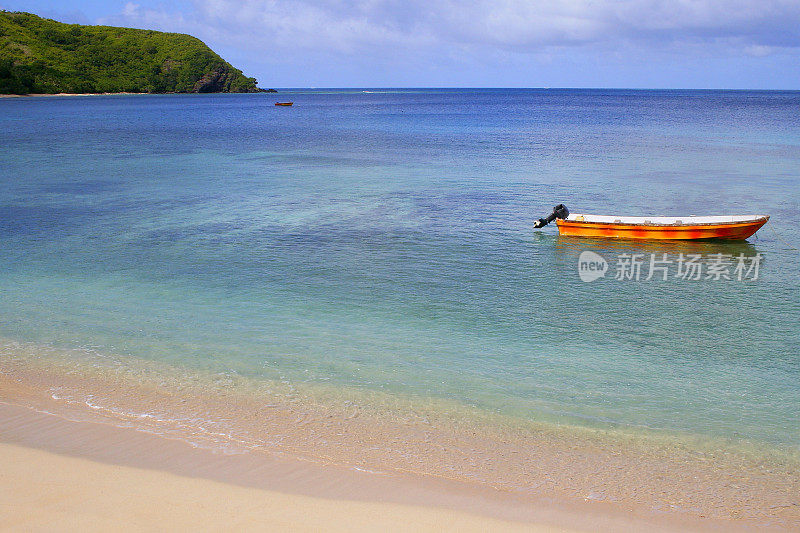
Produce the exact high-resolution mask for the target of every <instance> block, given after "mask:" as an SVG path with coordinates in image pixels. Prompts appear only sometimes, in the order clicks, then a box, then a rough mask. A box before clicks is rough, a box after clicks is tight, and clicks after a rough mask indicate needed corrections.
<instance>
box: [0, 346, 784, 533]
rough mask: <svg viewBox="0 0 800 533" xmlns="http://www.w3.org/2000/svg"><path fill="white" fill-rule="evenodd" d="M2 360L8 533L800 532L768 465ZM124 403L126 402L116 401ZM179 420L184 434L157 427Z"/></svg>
mask: <svg viewBox="0 0 800 533" xmlns="http://www.w3.org/2000/svg"><path fill="white" fill-rule="evenodd" d="M16 353H17V355H18V356H19V355H21V352H20V351H18V352H16ZM7 355H8V354H7ZM0 362H2V364H1V365H0V442H3V443H5V445H4V446H3V447H2V449H1V451H0V456H1V457H2V459H0V461H2V463H3V464H4V465H8V468H5V469H4V471H3V474H2V475H3V478H2V480H0V484H2V489H0V490H2V494H3V501H4V502H6V503H5V504H4V505H6V506H7V509H8V510H9V512H4V513H2V515H3V516H4V520H6V521H7V523H8V525H9V526H16V527H20V528H24V529H31V528H32V529H37V528H46V525H47V524H48V523H52V522H53V521H56V520H57V521H59V523H61V522H62V518H63V517H64V516H70V517H72V518H71V519H70V520H72V522H70V523H71V524H72V526H71V527H73V528H74V529H83V530H85V528H86V527H87V526H89V529H95V530H100V529H105V527H104V524H109V523H114V522H125V523H128V524H130V525H131V528H132V529H136V530H141V529H151V528H156V527H158V526H159V524H162V523H163V520H165V519H162V518H159V516H160V515H168V516H169V519H170V520H175V522H174V524H184V525H186V526H187V527H188V526H189V525H190V524H201V525H207V526H208V528H209V529H217V526H219V527H222V526H225V525H226V524H227V525H230V526H231V527H237V528H238V527H240V526H241V527H245V526H248V525H249V524H252V525H253V527H255V525H256V524H263V523H272V524H274V525H275V526H276V527H278V526H280V527H281V528H282V529H286V528H285V527H284V524H291V526H292V527H291V528H289V529H292V528H294V529H297V530H304V529H317V528H318V526H319V524H321V523H325V524H326V527H327V525H330V527H334V525H335V526H336V527H337V528H338V527H340V528H342V529H345V528H347V529H352V528H353V527H356V528H358V527H363V528H365V529H375V528H378V527H380V528H383V529H388V530H428V529H431V530H432V529H436V530H443V529H444V530H459V531H471V530H484V531H485V530H515V529H520V528H521V529H525V530H543V531H545V530H550V529H548V528H555V530H577V531H595V530H598V528H599V529H601V530H603V531H636V530H645V529H646V530H648V531H722V530H725V531H726V532H728V531H753V530H774V531H786V530H792V527H794V526H793V524H796V523H797V522H796V505H794V504H793V503H792V502H793V501H794V500H793V493H794V492H795V491H794V489H793V488H792V487H793V486H794V485H793V484H794V483H796V479H795V477H793V475H792V474H788V475H787V474H786V473H783V472H780V471H777V472H770V471H769V470H764V469H765V466H764V465H761V466H760V467H758V466H757V465H755V466H754V465H751V464H749V463H747V462H743V463H740V464H739V463H737V464H736V465H733V466H732V463H730V462H723V461H720V460H719V459H716V458H714V457H713V456H709V457H706V458H702V457H700V458H694V459H692V456H691V454H683V455H681V454H680V453H675V452H674V451H672V452H667V451H666V450H663V449H662V450H660V451H659V452H657V453H660V454H661V455H654V454H653V451H652V450H650V451H647V450H638V451H637V450H636V449H635V448H633V449H631V450H624V449H623V448H616V451H615V449H614V448H613V447H609V446H608V445H603V446H600V445H599V444H598V443H597V442H595V443H591V442H587V441H582V440H580V439H579V440H575V439H567V438H565V437H563V436H559V435H556V434H551V435H544V436H543V435H540V436H535V435H534V436H530V435H529V436H527V437H525V438H519V437H517V438H512V437H511V436H509V435H505V436H503V437H502V438H500V437H498V436H497V435H495V436H492V435H491V434H489V433H486V434H484V435H479V434H475V433H474V430H469V435H467V434H466V432H465V431H464V430H463V428H462V429H461V430H459V429H456V428H454V427H450V428H448V427H447V426H446V425H444V423H443V422H434V423H433V424H432V425H431V424H426V425H422V424H420V423H412V422H409V421H408V420H406V421H400V420H399V419H392V420H386V419H382V418H380V417H377V416H376V415H375V414H374V413H369V412H360V413H357V414H358V416H354V415H353V413H352V410H351V411H350V414H347V411H344V412H340V411H337V410H336V409H335V408H324V409H323V408H321V407H319V406H316V407H315V406H312V405H310V404H297V403H291V402H290V403H285V402H284V403H283V404H282V403H281V402H282V400H281V399H280V397H279V396H275V397H273V398H272V399H270V400H268V401H267V400H266V399H264V398H263V397H262V399H261V400H260V401H261V402H263V403H262V405H261V407H259V408H254V407H253V405H250V404H248V403H246V402H244V401H243V399H242V398H241V397H237V396H235V395H230V394H225V395H219V394H217V395H216V396H215V395H214V394H209V393H208V391H206V392H205V393H204V394H201V395H197V394H196V392H193V391H192V390H191V389H187V388H186V387H185V386H182V388H181V390H177V389H170V385H169V383H168V380H166V381H165V380H164V375H165V374H163V373H160V374H159V376H160V378H159V379H160V382H159V384H158V385H154V384H151V386H147V385H146V384H145V382H143V381H141V379H139V380H138V381H132V380H130V379H129V378H130V376H127V377H126V376H125V375H117V377H116V378H110V377H109V375H107V374H103V377H102V378H100V377H99V376H97V375H94V376H92V374H91V372H89V371H86V370H84V371H79V370H78V367H73V368H72V370H68V371H64V372H59V371H55V367H53V366H50V365H48V366H42V365H38V364H32V363H22V359H20V358H17V359H16V360H14V358H13V357H6V358H4V359H3V360H2V361H0ZM50 363H51V365H52V361H51V362H50ZM94 371H95V372H97V371H98V368H96V367H95V370H94ZM142 372H143V374H141V375H139V376H138V377H139V378H142V376H143V375H145V376H146V374H147V373H146V372H145V371H142ZM181 381H182V382H184V383H185V378H182V379H181ZM225 388H228V389H231V386H230V384H226V385H225ZM233 388H234V389H235V388H236V387H233ZM80 394H86V395H85V396H80ZM78 398H84V400H81V401H77V400H78ZM111 398H116V400H115V401H116V402H117V403H115V404H113V405H112V404H107V403H105V402H106V401H108V400H109V399H111ZM122 406H124V409H123V407H122ZM165 409H168V410H169V411H170V412H172V413H173V414H172V415H171V416H173V417H175V418H173V419H171V420H172V421H170V420H167V419H165V418H162V416H164V415H162V414H158V413H162V412H166V411H164V410H165ZM186 409H190V410H186ZM192 409H194V411H193V410H192ZM197 409H199V410H197ZM125 410H127V411H125ZM200 412H203V413H205V414H204V415H202V416H205V417H208V416H209V414H210V413H214V414H213V416H214V417H215V419H216V420H229V421H232V422H233V423H234V424H235V427H234V426H231V428H232V429H231V428H229V429H225V431H234V433H230V434H229V433H225V431H223V430H222V428H221V427H218V426H216V425H214V424H213V423H212V422H210V421H209V422H200V421H197V422H194V423H193V426H192V428H194V429H192V428H188V427H187V426H185V425H181V424H176V423H175V421H176V420H181V419H183V420H186V419H187V418H189V419H192V420H198V419H197V417H198V416H200ZM135 413H139V414H135ZM198 428H204V429H203V430H202V432H198V431H197V429H198ZM215 428H216V429H215ZM379 442H383V443H384V444H382V445H380V446H378V445H377V443H379ZM395 447H396V449H394V448H395ZM623 451H624V453H620V452H623ZM644 452H646V453H644ZM669 453H671V454H672V456H670V455H669ZM626 454H628V455H626ZM719 468H725V469H727V471H717V470H716V469H719ZM758 468H760V469H761V472H759V471H758ZM75 472H80V476H83V477H81V479H83V481H81V482H79V483H76V482H75V481H74V480H75V479H77V478H78V477H80V476H76V475H75V474H74V473H75ZM520 480H521V481H520ZM522 482H524V485H520V484H517V485H514V484H513V483H522ZM153 485H155V486H158V487H159V491H158V492H152V491H151V490H150V487H152V486H153ZM536 487H539V489H538V490H537V489H536ZM543 488H544V490H543ZM177 495H179V496H177ZM617 495H619V496H617ZM737 495H738V496H737ZM42 501H48V502H55V504H54V505H49V504H48V505H46V506H43V505H42ZM661 501H663V502H675V503H670V504H669V505H661V504H660V503H659V502H661ZM222 502H235V504H233V503H224V504H223V503H222ZM228 505H233V507H226V506H228ZM691 506H694V508H692V507H691ZM35 509H36V512H34V510H35ZM42 509H45V510H46V512H42ZM142 509H148V511H147V512H144V511H142ZM153 509H157V510H158V511H157V512H153V511H152V510H153ZM206 515H207V518H204V517H206ZM230 516H236V517H237V520H240V521H239V522H236V523H235V524H234V523H232V522H231V523H229V522H227V520H229V519H230ZM352 517H357V519H356V518H352ZM353 520H356V521H355V522H354V521H353ZM445 525H446V527H444V526H445ZM330 527H329V529H330ZM536 528H539V529H536ZM334 530H336V529H334Z"/></svg>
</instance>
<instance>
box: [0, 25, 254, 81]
mask: <svg viewBox="0 0 800 533" xmlns="http://www.w3.org/2000/svg"><path fill="white" fill-rule="evenodd" d="M258 91H259V89H258V88H257V87H256V80H255V78H247V77H245V76H244V75H243V74H242V71H240V70H238V69H236V68H234V67H233V66H231V65H230V64H229V63H227V62H226V61H225V60H223V59H222V58H221V57H219V56H218V55H217V54H215V53H214V51H213V50H211V49H210V48H209V47H208V46H206V45H205V44H204V43H203V42H202V41H201V40H199V39H197V38H195V37H192V36H190V35H184V34H180V33H163V32H158V31H151V30H136V29H130V28H115V27H112V26H83V25H80V24H63V23H61V22H56V21H54V20H50V19H44V18H41V17H37V16H36V15H31V14H30V13H13V12H8V11H0V94H27V93H62V92H63V93H104V92H109V93H114V92H149V93H167V92H176V93H191V92H195V93H197V92H200V93H210V92H258Z"/></svg>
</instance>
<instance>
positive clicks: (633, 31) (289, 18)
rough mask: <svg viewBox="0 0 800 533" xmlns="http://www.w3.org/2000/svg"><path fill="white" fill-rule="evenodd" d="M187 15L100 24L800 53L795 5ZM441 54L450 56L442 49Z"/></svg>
mask: <svg viewBox="0 0 800 533" xmlns="http://www.w3.org/2000/svg"><path fill="white" fill-rule="evenodd" d="M193 5H194V11H193V12H191V13H172V12H168V11H165V10H163V9H161V10H155V9H142V8H141V7H140V6H139V5H137V4H134V3H132V2H131V3H128V4H126V6H125V8H124V10H123V12H122V14H121V15H120V16H118V17H116V18H113V19H108V20H106V21H104V22H108V23H111V22H114V23H124V24H126V25H132V26H136V25H139V26H146V27H151V28H155V29H161V30H168V31H184V32H187V33H193V34H195V35H197V36H199V37H201V38H213V39H215V40H217V41H219V42H225V43H230V44H231V45H235V46H236V47H237V48H241V49H251V50H273V51H275V52H276V53H277V52H286V51H290V52H291V51H302V50H305V51H313V52H315V53H327V52H331V53H347V54H354V55H358V54H364V53H371V52H372V51H373V50H374V49H375V48H378V47H379V48H381V49H383V50H385V51H388V52H389V53H391V52H392V51H399V50H401V49H403V50H407V51H409V50H410V51H413V50H421V49H429V50H430V49H435V48H436V47H440V48H442V49H449V50H450V52H452V50H462V51H463V50H464V49H465V47H466V49H476V48H479V49H484V50H485V49H487V48H488V49H491V48H495V49H511V50H515V51H519V52H537V53H538V52H545V53H546V51H547V49H548V48H551V47H564V46H585V45H591V44H602V45H603V46H611V47H614V46H623V45H624V46H631V45H633V46H639V47H653V46H656V47H665V46H671V45H674V44H681V43H693V44H698V43H700V44H702V43H708V44H712V45H714V46H717V45H720V43H722V44H723V45H724V46H727V47H733V48H735V49H738V50H739V53H746V54H750V55H759V54H762V55H763V52H765V51H767V50H768V47H775V46H778V47H783V48H787V47H789V48H791V47H798V46H800V2H798V1H797V0H760V1H759V0H673V1H664V0H466V1H456V0H441V1H433V0H405V1H400V0H357V1H354V2H344V1H339V0H284V1H280V2H278V1H276V0H194V3H193ZM443 52H444V53H449V52H448V51H447V50H443Z"/></svg>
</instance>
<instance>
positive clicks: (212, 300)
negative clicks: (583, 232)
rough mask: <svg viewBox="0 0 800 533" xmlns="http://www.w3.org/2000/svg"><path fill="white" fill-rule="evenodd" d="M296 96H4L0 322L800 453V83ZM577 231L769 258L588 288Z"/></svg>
mask: <svg viewBox="0 0 800 533" xmlns="http://www.w3.org/2000/svg"><path fill="white" fill-rule="evenodd" d="M282 93H284V94H283V96H281V99H282V100H283V99H289V100H293V101H294V102H295V106H294V107H292V108H276V107H274V106H273V103H274V98H273V97H272V96H270V95H261V94H259V95H164V96H155V95H154V96H100V97H64V98H28V99H4V100H0V257H2V261H3V268H2V269H0V336H3V337H5V338H10V339H14V340H18V341H24V342H32V343H37V344H40V345H47V346H52V347H56V348H83V349H89V350H92V351H93V352H96V353H101V354H108V355H110V356H113V357H118V358H122V359H126V358H128V359H132V360H138V359H145V360H155V361H159V362H163V363H168V364H171V365H174V366H178V367H180V368H183V369H189V370H191V369H197V370H198V371H200V370H202V371H212V372H224V373H229V374H232V375H242V376H246V377H248V378H253V379H256V380H258V379H265V380H267V379H268V380H278V381H284V382H288V383H303V384H325V385H326V386H330V387H332V388H334V389H335V388H336V387H337V386H338V387H342V389H345V388H347V389H363V390H365V391H381V392H385V393H388V394H390V395H395V396H397V397H401V398H411V399H414V398H419V399H428V398H430V399H434V400H435V399H445V400H450V401H455V402H457V403H458V404H461V405H464V406H466V407H471V408H476V409H478V410H481V411H483V412H488V413H490V414H491V413H494V414H496V415H498V416H504V417H511V418H517V419H520V420H523V421H534V422H543V423H556V424H568V425H574V426H588V427H597V428H606V429H612V428H616V429H621V430H625V431H627V430H631V431H637V432H642V431H643V432H648V431H652V432H658V433H659V434H671V433H673V434H675V435H678V434H681V435H686V434H689V435H695V436H698V437H703V438H721V439H724V440H729V439H734V440H737V439H741V440H744V441H748V442H750V443H752V444H756V445H763V446H765V449H766V447H772V446H777V447H779V448H788V449H791V450H795V451H796V450H798V448H800V415H798V409H797V406H798V405H800V386H799V385H798V383H800V352H799V351H798V345H799V342H798V341H800V325H799V324H800V298H799V296H800V291H799V289H800V276H798V273H799V272H800V252H798V251H797V250H796V248H800V237H798V235H797V232H796V227H797V226H798V224H799V223H800V215H798V212H799V211H798V208H799V207H800V206H799V205H798V204H799V203H800V202H799V200H800V188H799V187H798V176H799V175H800V118H798V117H800V114H798V111H800V93H797V92H741V91H735V92H723V91H608V90H602V91H600V90H598V91H581V90H530V91H527V90H407V91H406V90H399V91H379V90H375V92H370V93H365V92H359V91H310V90H297V91H282ZM560 202H564V203H566V204H567V205H568V206H569V207H570V209H571V210H572V211H573V212H592V213H601V214H606V213H608V214H614V213H619V214H630V215H648V214H654V215H660V214H679V215H690V214H698V215H702V214H751V213H754V214H769V215H771V216H772V219H771V220H770V222H769V223H768V225H767V226H766V227H765V228H763V229H762V230H761V231H760V232H759V233H758V234H757V235H756V237H754V238H751V239H750V241H749V243H699V244H698V243H694V244H692V243H683V244H680V243H678V244H669V245H653V244H636V243H621V242H619V243H617V242H604V241H592V240H580V239H564V238H559V237H558V236H556V232H555V228H546V229H545V230H542V231H534V230H533V229H532V223H533V221H534V220H535V219H536V218H538V217H540V216H542V215H545V214H546V213H548V212H549V210H550V209H551V208H552V206H553V205H555V204H556V203H560ZM793 248H794V249H793ZM584 250H594V251H596V252H599V253H600V254H602V255H603V257H605V258H606V259H607V260H609V262H610V263H611V268H612V269H613V267H614V264H613V263H614V262H615V261H616V259H617V257H618V256H619V254H622V253H642V254H644V256H645V257H649V255H650V254H658V255H659V256H660V255H661V254H663V253H667V254H669V256H670V257H672V258H676V257H677V256H678V254H680V253H684V254H701V255H703V256H704V258H707V257H708V256H709V254H716V253H722V254H730V255H732V256H738V255H739V254H745V256H747V257H748V258H749V257H753V256H755V255H756V254H762V261H761V263H760V270H759V275H758V279H755V280H748V281H738V280H736V279H733V280H730V281H724V280H714V279H703V280H699V281H690V280H678V279H668V280H666V281H662V280H659V279H653V280H650V281H634V280H615V279H611V278H612V276H611V275H609V276H607V277H606V278H604V279H599V280H597V281H594V282H591V283H584V282H583V281H581V279H580V278H579V276H578V270H577V261H578V256H579V254H580V253H581V251H584ZM706 266H707V264H706Z"/></svg>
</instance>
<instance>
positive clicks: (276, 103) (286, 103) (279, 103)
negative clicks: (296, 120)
mask: <svg viewBox="0 0 800 533" xmlns="http://www.w3.org/2000/svg"><path fill="white" fill-rule="evenodd" d="M293 104H294V102H275V105H285V106H290V105H293Z"/></svg>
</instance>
